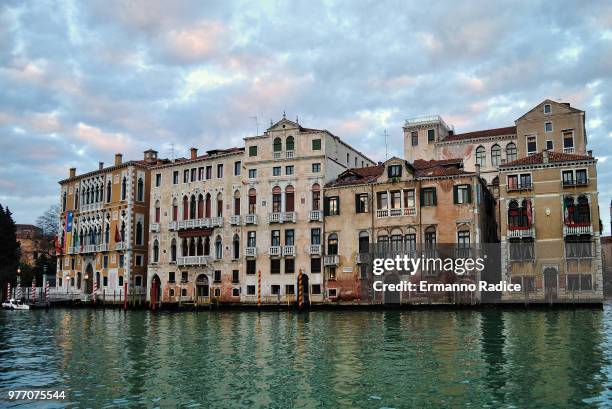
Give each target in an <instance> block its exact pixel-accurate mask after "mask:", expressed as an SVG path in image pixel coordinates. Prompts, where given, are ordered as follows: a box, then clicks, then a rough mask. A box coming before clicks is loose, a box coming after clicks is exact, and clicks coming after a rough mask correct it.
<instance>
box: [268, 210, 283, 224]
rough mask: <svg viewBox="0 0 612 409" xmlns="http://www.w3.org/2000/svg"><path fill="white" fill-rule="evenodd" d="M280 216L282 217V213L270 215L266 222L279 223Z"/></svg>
mask: <svg viewBox="0 0 612 409" xmlns="http://www.w3.org/2000/svg"><path fill="white" fill-rule="evenodd" d="M281 216H282V213H280V212H275V213H270V214H268V221H269V222H270V223H280V222H281V219H282V218H281Z"/></svg>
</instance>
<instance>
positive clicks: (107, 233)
mask: <svg viewBox="0 0 612 409" xmlns="http://www.w3.org/2000/svg"><path fill="white" fill-rule="evenodd" d="M104 243H106V244H108V243H110V223H106V229H105V230H104Z"/></svg>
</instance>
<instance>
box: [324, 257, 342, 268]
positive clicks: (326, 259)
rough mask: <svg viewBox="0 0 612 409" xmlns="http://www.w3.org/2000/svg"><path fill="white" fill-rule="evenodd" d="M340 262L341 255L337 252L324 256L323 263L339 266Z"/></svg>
mask: <svg viewBox="0 0 612 409" xmlns="http://www.w3.org/2000/svg"><path fill="white" fill-rule="evenodd" d="M339 263H340V256H338V255H337V254H332V255H327V256H324V257H323V264H324V265H325V266H337V265H338V264H339Z"/></svg>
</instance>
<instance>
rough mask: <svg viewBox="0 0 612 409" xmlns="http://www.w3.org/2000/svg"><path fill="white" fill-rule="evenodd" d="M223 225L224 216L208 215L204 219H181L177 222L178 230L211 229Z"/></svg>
mask: <svg viewBox="0 0 612 409" xmlns="http://www.w3.org/2000/svg"><path fill="white" fill-rule="evenodd" d="M222 226H223V217H206V218H204V219H191V220H179V221H177V222H176V229H177V230H188V229H210V228H212V227H222Z"/></svg>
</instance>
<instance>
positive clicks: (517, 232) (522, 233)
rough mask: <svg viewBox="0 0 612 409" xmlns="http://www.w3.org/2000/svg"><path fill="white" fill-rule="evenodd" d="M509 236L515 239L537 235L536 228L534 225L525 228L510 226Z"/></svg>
mask: <svg viewBox="0 0 612 409" xmlns="http://www.w3.org/2000/svg"><path fill="white" fill-rule="evenodd" d="M508 237H509V238H513V239H517V238H518V239H522V238H525V237H535V229H534V228H533V226H532V227H529V228H525V229H518V228H514V229H513V228H511V227H508Z"/></svg>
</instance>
